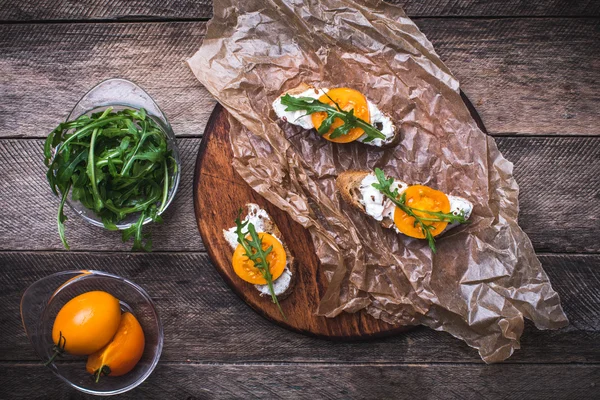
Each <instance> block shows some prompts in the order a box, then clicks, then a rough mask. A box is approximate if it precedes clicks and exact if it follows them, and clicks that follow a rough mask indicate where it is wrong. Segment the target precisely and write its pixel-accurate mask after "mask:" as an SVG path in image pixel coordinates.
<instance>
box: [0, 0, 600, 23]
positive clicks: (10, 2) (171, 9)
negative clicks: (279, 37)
mask: <svg viewBox="0 0 600 400" xmlns="http://www.w3.org/2000/svg"><path fill="white" fill-rule="evenodd" d="M390 3H392V4H397V5H399V6H401V7H402V8H403V9H404V11H406V13H407V14H408V15H409V16H411V17H456V16H460V17H467V16H468V17H472V16H476V17H506V16H517V17H524V16H599V15H600V4H598V2H596V1H594V0H577V1H568V0H548V1H544V0H530V1H520V0H458V1H457V0H430V1H422V0H391V1H390ZM211 16H212V1H210V0H197V1H192V0H166V1H159V0H141V1H134V2H133V1H127V0H117V1H108V0H83V1H81V0H80V1H74V0H59V1H41V2H40V1H34V0H5V1H3V2H2V3H0V21H52V20H84V19H85V20H98V19H100V20H165V19H190V18H193V19H208V18H210V17H211Z"/></svg>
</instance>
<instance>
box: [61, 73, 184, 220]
mask: <svg viewBox="0 0 600 400" xmlns="http://www.w3.org/2000/svg"><path fill="white" fill-rule="evenodd" d="M108 107H113V109H114V111H119V110H122V109H124V108H131V109H136V110H139V109H140V108H143V109H145V110H146V114H147V115H148V116H149V117H151V118H152V119H153V120H154V122H156V123H157V124H158V126H159V127H160V128H161V130H162V131H163V132H164V134H165V136H166V137H167V146H168V148H169V149H170V150H171V153H172V156H173V158H174V159H175V162H176V164H177V170H176V171H172V172H171V176H170V177H171V179H172V182H173V183H172V184H171V187H170V188H169V193H168V195H167V201H166V202H165V204H164V205H162V206H161V209H160V210H159V212H158V214H159V215H160V214H162V213H163V212H164V211H165V210H166V209H167V207H168V206H169V204H171V202H172V201H173V198H174V197H175V193H176V192H177V188H178V187H179V178H180V176H181V159H180V156H179V148H178V147H177V140H176V139H175V133H173V129H172V128H171V125H170V124H169V122H168V121H167V117H165V115H164V114H163V112H162V111H161V109H160V108H159V107H158V105H157V104H156V102H155V101H154V100H153V99H152V97H150V95H149V94H148V93H146V91H144V89H142V88H141V87H139V86H138V85H136V84H135V83H133V82H131V81H128V80H127V79H121V78H113V79H108V80H105V81H103V82H100V83H99V84H98V85H96V86H95V87H93V88H92V89H91V90H90V91H89V92H87V93H86V94H85V95H84V96H83V97H82V98H81V100H79V102H77V104H75V107H73V110H72V111H71V113H70V114H69V116H68V117H67V121H71V120H74V119H76V118H77V117H79V116H81V115H83V114H87V115H91V114H93V113H96V112H102V111H104V110H105V109H107V108H108ZM67 204H68V205H69V207H70V208H71V209H72V210H73V211H75V212H76V213H77V214H79V215H80V216H81V217H82V218H83V219H85V220H86V221H87V222H89V223H90V224H92V225H95V226H99V227H104V224H103V223H102V220H101V219H100V218H99V217H98V216H97V215H96V213H95V212H94V211H93V210H90V209H88V208H86V207H84V206H83V204H81V203H80V202H79V201H76V200H73V198H72V197H71V196H70V195H69V196H68V198H67ZM138 218H139V213H136V214H130V215H128V216H127V218H126V219H125V220H122V221H120V222H119V223H118V224H117V228H118V229H121V230H123V229H127V228H129V227H130V226H131V225H133V224H134V223H135V222H136V221H137V220H138ZM151 220H152V219H151V218H149V217H148V218H146V219H145V220H144V224H147V223H148V222H150V221H151Z"/></svg>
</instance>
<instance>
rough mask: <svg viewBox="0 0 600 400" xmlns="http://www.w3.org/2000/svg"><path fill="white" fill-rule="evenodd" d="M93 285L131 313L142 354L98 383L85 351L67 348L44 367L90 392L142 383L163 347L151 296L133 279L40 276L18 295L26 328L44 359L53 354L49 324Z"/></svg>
mask: <svg viewBox="0 0 600 400" xmlns="http://www.w3.org/2000/svg"><path fill="white" fill-rule="evenodd" d="M92 290H103V291H105V292H108V293H110V294H112V295H113V296H115V297H116V298H117V299H119V301H120V303H121V310H122V311H129V312H131V313H132V314H133V315H134V316H135V317H136V318H137V320H138V321H139V323H140V325H141V326H142V329H143V331H144V336H145V341H146V344H145V347H144V354H143V355H142V358H141V360H140V361H139V363H138V364H137V365H136V366H135V368H134V369H133V370H132V371H130V372H129V373H127V374H125V375H123V376H104V377H102V378H101V379H100V380H99V382H98V383H96V382H95V380H94V378H93V376H92V375H91V374H89V373H88V372H87V371H86V369H85V364H86V361H87V357H86V356H72V355H69V354H67V353H65V354H64V355H63V356H60V357H57V358H56V359H55V360H54V362H53V363H51V364H50V365H48V368H49V369H50V370H51V371H52V372H53V373H54V374H55V375H56V376H58V377H59V378H60V379H62V380H63V381H65V382H66V383H67V384H69V385H70V386H72V387H73V388H75V389H77V390H80V391H82V392H84V393H88V394H93V395H102V396H106V395H113V394H119V393H124V392H126V391H128V390H131V389H133V388H135V387H136V386H138V385H139V384H141V383H142V382H143V381H144V380H145V379H146V378H147V377H148V376H149V375H150V373H151V372H152V371H153V370H154V367H156V364H157V363H158V359H159V358H160V354H161V352H162V346H163V328H162V325H161V323H160V319H159V317H158V314H157V312H156V308H155V306H154V303H153V302H152V299H151V298H150V296H148V294H147V293H146V291H144V289H142V288H141V287H139V286H138V285H136V284H135V283H133V282H131V281H129V280H127V279H124V278H121V277H119V276H116V275H112V274H108V273H106V272H100V271H91V270H90V271H85V270H82V271H66V272H59V273H56V274H53V275H50V276H47V277H45V278H43V279H40V280H38V281H37V282H35V283H33V284H32V285H31V286H29V287H28V288H27V290H26V291H25V293H24V294H23V297H22V298H21V319H22V321H23V327H24V328H25V333H26V334H27V336H28V337H29V340H30V341H31V344H32V345H33V348H34V350H35V352H36V353H37V355H38V356H39V357H40V358H41V360H42V362H46V361H48V360H49V359H50V357H52V355H53V354H54V352H53V346H54V343H53V342H52V326H53V325H54V319H55V318H56V315H57V314H58V311H59V310H60V309H61V308H62V307H63V306H64V305H65V304H66V303H67V302H68V301H69V300H71V299H72V298H73V297H75V296H78V295H80V294H82V293H85V292H89V291H92Z"/></svg>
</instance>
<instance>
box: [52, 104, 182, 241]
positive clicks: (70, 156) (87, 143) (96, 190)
mask: <svg viewBox="0 0 600 400" xmlns="http://www.w3.org/2000/svg"><path fill="white" fill-rule="evenodd" d="M44 157H45V164H46V166H47V167H48V172H47V173H46V177H47V178H48V182H49V183H50V187H51V188H52V191H53V192H54V194H55V195H57V196H59V197H60V205H59V207H58V215H57V225H58V233H59V236H60V240H61V241H62V243H63V245H64V247H65V248H66V249H69V245H68V244H67V240H66V238H65V227H64V223H65V221H66V220H67V217H66V216H65V214H64V206H65V202H66V201H67V198H68V196H69V194H70V195H71V198H72V199H73V200H74V201H79V202H80V203H81V204H83V206H84V207H86V208H88V209H89V210H91V211H93V212H94V213H95V214H96V215H97V216H98V217H100V218H101V220H102V223H103V224H104V226H105V227H106V228H107V229H110V230H117V224H118V223H120V222H121V221H123V220H124V219H125V218H126V217H128V216H130V215H132V214H139V216H138V218H137V221H136V222H135V223H134V224H133V225H132V226H131V227H130V228H128V229H125V230H123V231H122V239H123V241H124V242H126V241H128V240H129V239H130V238H131V237H133V250H146V251H149V250H150V249H151V246H152V242H151V240H150V238H149V236H148V235H144V234H143V233H142V224H143V222H144V220H145V219H146V218H148V217H149V218H151V219H152V220H153V221H155V222H160V221H161V218H160V216H159V214H160V213H161V211H162V210H163V209H164V207H165V205H166V202H167V197H168V192H169V189H170V188H171V186H172V185H173V177H174V176H175V175H176V172H177V163H176V162H175V160H174V159H173V157H172V155H171V151H170V150H169V149H168V147H167V140H166V135H165V133H164V132H163V131H162V129H161V128H160V127H159V125H158V124H157V123H156V122H155V121H154V120H153V119H152V118H151V117H149V116H148V115H147V114H146V111H145V110H144V109H139V110H134V109H123V110H121V111H118V112H113V108H112V107H109V108H107V109H106V110H104V111H103V112H98V113H93V114H91V115H87V114H84V115H82V116H80V117H79V118H77V119H75V120H73V121H67V122H64V123H62V124H60V125H58V126H57V127H56V128H55V129H54V130H53V131H52V132H51V133H50V135H48V138H47V139H46V142H45V145H44Z"/></svg>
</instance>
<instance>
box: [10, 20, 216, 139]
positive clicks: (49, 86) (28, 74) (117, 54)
mask: <svg viewBox="0 0 600 400" xmlns="http://www.w3.org/2000/svg"><path fill="white" fill-rule="evenodd" d="M205 26H206V24H205V23H204V22H199V23H166V24H158V23H150V24H148V23H140V24H57V25H54V24H52V25H4V26H0V70H1V71H2V77H1V78H0V98H2V99H3V101H2V102H1V103H0V137H6V136H11V137H28V136H29V137H32V136H33V137H44V136H46V135H47V134H48V133H49V132H50V131H51V130H52V129H53V128H54V127H55V126H56V125H57V124H58V123H60V122H62V121H63V120H64V119H65V118H66V117H67V115H68V114H69V112H70V111H71V109H72V107H73V106H74V105H75V103H77V101H78V100H79V99H80V98H81V97H82V96H83V95H84V94H85V93H86V91H88V90H89V89H91V88H92V87H93V86H94V85H96V84H97V83H99V82H101V81H102V80H105V79H108V78H114V77H120V78H126V79H130V80H132V81H134V82H136V83H138V84H139V85H140V86H141V87H142V88H144V89H145V90H146V91H148V93H149V94H150V96H152V97H153V98H154V100H156V102H157V103H158V105H159V106H160V107H161V109H162V110H163V111H164V113H165V114H166V116H167V118H168V119H169V121H170V122H171V125H172V126H173V130H174V132H175V133H176V134H177V135H180V136H190V135H196V136H197V135H200V134H202V132H203V131H204V125H205V123H206V121H207V119H208V116H209V115H210V112H211V111H212V109H213V107H214V105H215V100H214V99H213V98H212V97H211V96H210V95H209V94H208V92H207V91H206V90H205V89H204V88H203V87H202V86H201V85H200V83H199V82H198V81H197V80H196V78H195V77H194V76H193V74H192V72H191V71H190V69H189V68H188V66H187V64H185V59H186V58H187V57H189V56H191V55H192V54H194V53H195V52H196V50H197V49H198V48H199V47H200V43H201V42H202V38H203V37H204V32H205Z"/></svg>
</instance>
